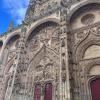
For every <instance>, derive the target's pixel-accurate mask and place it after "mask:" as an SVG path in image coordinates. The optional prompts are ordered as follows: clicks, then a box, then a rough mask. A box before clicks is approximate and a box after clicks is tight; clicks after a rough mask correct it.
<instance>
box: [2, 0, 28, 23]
mask: <svg viewBox="0 0 100 100" xmlns="http://www.w3.org/2000/svg"><path fill="white" fill-rule="evenodd" d="M3 3H4V7H5V9H6V12H7V13H9V14H10V15H11V16H12V17H13V18H14V20H15V22H16V23H17V24H20V23H21V22H22V20H23V19H24V17H25V13H26V9H27V7H28V3H29V0H3Z"/></svg>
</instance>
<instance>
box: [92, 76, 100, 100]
mask: <svg viewBox="0 0 100 100" xmlns="http://www.w3.org/2000/svg"><path fill="white" fill-rule="evenodd" d="M90 85H91V93H92V100H100V78H97V79H95V80H93V81H92V82H91V83H90Z"/></svg>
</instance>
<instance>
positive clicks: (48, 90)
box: [44, 83, 52, 100]
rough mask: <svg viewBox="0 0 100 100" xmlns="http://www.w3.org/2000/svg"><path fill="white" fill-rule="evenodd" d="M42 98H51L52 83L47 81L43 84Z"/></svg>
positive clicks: (45, 99) (50, 99)
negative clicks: (43, 93) (43, 94)
mask: <svg viewBox="0 0 100 100" xmlns="http://www.w3.org/2000/svg"><path fill="white" fill-rule="evenodd" d="M44 100H52V84H51V83H48V84H46V86H45V96H44Z"/></svg>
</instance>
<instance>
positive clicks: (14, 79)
mask: <svg viewBox="0 0 100 100" xmlns="http://www.w3.org/2000/svg"><path fill="white" fill-rule="evenodd" d="M25 33H26V27H24V26H23V27H22V30H21V37H20V41H19V45H18V51H16V56H15V59H14V63H13V75H12V76H11V77H10V79H9V82H8V86H7V90H6V94H5V99H4V100H11V99H13V96H14V93H15V92H16V85H19V83H18V76H17V75H19V72H21V70H20V68H21V67H22V66H21V65H22V63H23V62H21V61H22V60H21V58H22V55H23V54H24V48H25ZM22 59H23V58H22ZM13 100H14V99H13Z"/></svg>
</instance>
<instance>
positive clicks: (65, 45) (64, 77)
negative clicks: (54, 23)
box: [60, 0, 71, 100]
mask: <svg viewBox="0 0 100 100" xmlns="http://www.w3.org/2000/svg"><path fill="white" fill-rule="evenodd" d="M67 2H68V1H67ZM63 3H65V1H63V0H62V2H61V4H62V9H61V16H60V17H61V22H60V24H61V26H60V30H61V35H60V42H61V48H60V62H61V63H60V64H61V65H60V100H71V91H70V71H69V59H70V58H69V49H70V48H69V37H68V26H67V23H68V22H67V12H68V8H67V7H64V5H63Z"/></svg>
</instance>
